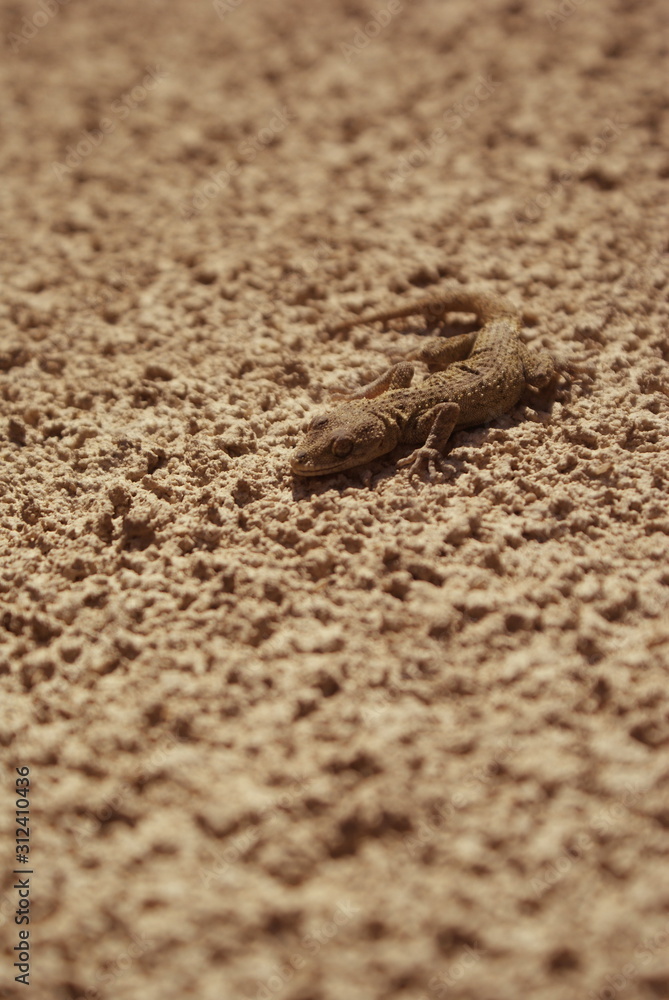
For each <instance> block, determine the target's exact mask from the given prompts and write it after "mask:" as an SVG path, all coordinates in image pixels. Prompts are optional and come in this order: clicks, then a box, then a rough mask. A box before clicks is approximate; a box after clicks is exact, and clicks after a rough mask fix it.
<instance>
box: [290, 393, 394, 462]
mask: <svg viewBox="0 0 669 1000" xmlns="http://www.w3.org/2000/svg"><path fill="white" fill-rule="evenodd" d="M398 436H399V435H398V433H397V432H395V433H393V428H392V427H391V428H389V427H388V426H387V425H386V424H385V423H384V421H383V420H382V419H381V418H380V417H379V416H378V415H377V414H376V413H374V412H372V410H370V408H369V404H368V403H366V401H360V402H358V401H356V402H351V403H344V404H342V405H340V406H336V407H335V408H334V409H333V410H330V411H329V413H321V414H319V415H318V416H316V417H314V419H313V420H312V421H311V424H310V425H309V427H308V429H307V432H306V434H305V435H304V437H303V438H302V440H301V441H300V443H299V445H298V447H297V449H296V450H295V451H294V452H293V454H292V457H291V460H290V466H291V469H292V470H293V472H294V473H295V474H296V475H297V476H325V475H328V473H332V472H342V471H343V470H344V469H352V468H354V466H356V465H363V464H365V463H366V462H371V461H372V459H374V458H378V457H379V455H385V454H386V452H389V451H392V449H393V448H394V447H395V445H396V444H397V439H398Z"/></svg>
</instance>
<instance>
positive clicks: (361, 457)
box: [290, 285, 558, 476]
mask: <svg viewBox="0 0 669 1000" xmlns="http://www.w3.org/2000/svg"><path fill="white" fill-rule="evenodd" d="M448 312H472V313H475V314H476V316H477V318H478V320H479V322H480V323H481V328H480V329H479V330H475V331H473V332H472V333H463V334H459V335H457V336H454V337H449V338H444V337H441V338H437V339H432V340H429V341H428V342H427V343H426V344H425V345H424V346H423V347H422V348H421V349H420V350H418V351H415V352H412V353H409V354H408V355H407V356H406V358H407V360H404V361H400V362H399V363H397V364H394V365H392V367H390V368H389V369H388V370H387V371H386V372H384V373H383V374H382V375H380V376H379V377H378V378H377V379H375V380H374V381H373V382H371V383H370V384H369V385H367V386H363V387H362V388H360V389H358V390H357V391H356V392H354V393H352V394H350V395H349V397H348V398H347V401H346V402H342V403H339V404H338V405H336V406H334V407H333V408H332V409H331V410H329V411H328V412H326V413H320V414H318V415H316V416H315V417H314V419H313V420H312V421H311V423H310V425H309V427H308V429H307V431H306V433H305V434H304V436H303V437H302V439H301V441H300V443H299V444H298V446H297V448H296V449H295V451H294V452H293V454H292V456H291V459H290V465H291V470H292V472H293V473H294V474H295V475H298V476H321V475H327V474H330V473H335V472H342V471H344V470H346V469H352V468H354V467H356V466H359V465H364V464H367V463H368V462H371V461H372V460H373V459H375V458H379V457H380V456H381V455H385V454H387V453H389V452H390V451H392V450H393V449H394V448H395V447H396V446H397V445H399V444H413V445H418V446H419V447H417V448H416V449H415V450H414V451H413V452H412V453H411V454H410V455H409V456H407V457H406V458H403V459H401V460H400V461H398V462H397V466H398V467H404V466H409V473H410V475H421V474H423V473H427V474H428V475H429V474H430V471H431V463H434V464H436V465H437V466H438V463H439V460H440V457H441V455H442V454H443V453H444V451H445V448H446V445H447V443H448V440H449V438H450V436H451V434H452V433H453V431H454V430H455V429H456V428H462V427H474V426H476V425H478V424H486V423H488V422H489V421H492V420H495V419H496V418H497V417H499V416H501V415H502V414H503V413H506V412H507V411H508V410H510V409H511V408H512V407H513V406H515V405H516V404H517V403H518V402H519V401H520V400H521V398H522V399H530V400H531V397H532V394H533V393H534V395H536V393H537V392H538V390H540V389H542V388H544V387H546V386H547V385H549V384H550V383H551V382H553V380H554V379H555V377H556V374H557V370H558V369H557V365H556V362H555V360H554V358H553V357H552V356H551V355H550V354H549V353H548V351H544V350H539V351H534V352H531V351H530V350H529V349H528V348H527V347H526V345H525V344H524V342H523V341H522V340H521V337H520V326H521V319H520V315H519V313H518V310H517V309H516V308H515V307H514V306H513V305H512V304H511V303H510V302H508V301H506V300H505V299H503V298H500V297H498V296H497V295H494V294H492V293H490V292H486V291H481V290H476V289H469V288H468V287H466V286H464V285H453V286H450V287H448V288H446V289H444V290H442V291H440V292H436V293H434V294H432V295H429V296H426V297H424V298H421V299H416V300H414V301H413V302H409V303H407V304H406V305H401V306H398V307H396V308H391V309H385V310H382V311H380V312H372V313H369V314H362V315H361V316H356V317H354V318H350V319H347V320H344V321H343V322H339V323H336V324H334V325H333V326H328V327H327V330H328V332H329V333H330V334H334V333H338V332H340V331H343V330H348V329H350V328H351V327H353V326H356V325H357V324H360V323H365V324H366V323H378V322H385V321H387V320H391V319H401V318H404V317H408V316H416V315H423V316H425V317H427V318H428V319H430V320H438V319H440V318H442V317H443V316H444V315H445V314H446V313H448ZM412 360H420V361H423V362H425V363H426V364H427V366H428V369H429V371H430V372H431V374H429V375H428V376H427V377H426V378H425V379H424V381H423V382H421V383H420V384H419V385H417V386H411V382H412V379H413V375H414V366H413V365H412V364H411V361H412Z"/></svg>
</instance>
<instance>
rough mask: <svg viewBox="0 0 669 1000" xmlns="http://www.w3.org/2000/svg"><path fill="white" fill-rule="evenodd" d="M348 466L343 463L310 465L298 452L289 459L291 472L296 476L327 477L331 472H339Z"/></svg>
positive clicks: (306, 458)
mask: <svg viewBox="0 0 669 1000" xmlns="http://www.w3.org/2000/svg"><path fill="white" fill-rule="evenodd" d="M348 467H349V466H348V465H347V463H346V462H345V461H340V462H332V464H330V465H319V466H315V465H311V464H310V463H309V459H308V457H306V456H304V455H303V454H301V453H300V452H298V453H297V454H296V455H293V456H292V458H291V459H290V469H291V472H292V473H293V474H294V475H296V476H328V475H330V474H331V473H333V472H341V471H342V470H343V469H346V468H348Z"/></svg>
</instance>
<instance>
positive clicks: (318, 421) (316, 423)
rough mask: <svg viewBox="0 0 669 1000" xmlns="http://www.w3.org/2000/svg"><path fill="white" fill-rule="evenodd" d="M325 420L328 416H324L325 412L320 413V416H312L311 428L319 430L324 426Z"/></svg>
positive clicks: (326, 420)
mask: <svg viewBox="0 0 669 1000" xmlns="http://www.w3.org/2000/svg"><path fill="white" fill-rule="evenodd" d="M327 422H328V418H327V417H326V416H325V414H321V416H320V417H314V419H313V420H312V421H311V429H312V430H314V431H319V430H320V429H321V428H322V427H325V425H326V424H327Z"/></svg>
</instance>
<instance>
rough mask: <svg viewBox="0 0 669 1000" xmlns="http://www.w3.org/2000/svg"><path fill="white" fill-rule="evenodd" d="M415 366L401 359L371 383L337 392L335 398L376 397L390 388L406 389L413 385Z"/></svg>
mask: <svg viewBox="0 0 669 1000" xmlns="http://www.w3.org/2000/svg"><path fill="white" fill-rule="evenodd" d="M413 372H414V368H413V365H411V364H409V362H408V361H400V362H399V363H398V364H396V365H393V366H392V367H391V368H388V370H387V371H385V372H383V374H382V375H379V377H378V378H375V379H374V381H373V382H370V383H369V385H363V386H361V387H360V389H356V390H355V391H354V392H338V393H335V394H334V396H333V398H334V399H374V398H375V397H376V396H380V395H381V394H382V393H384V392H388V390H389V389H406V388H408V387H409V386H410V385H411V380H412V378H413Z"/></svg>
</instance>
